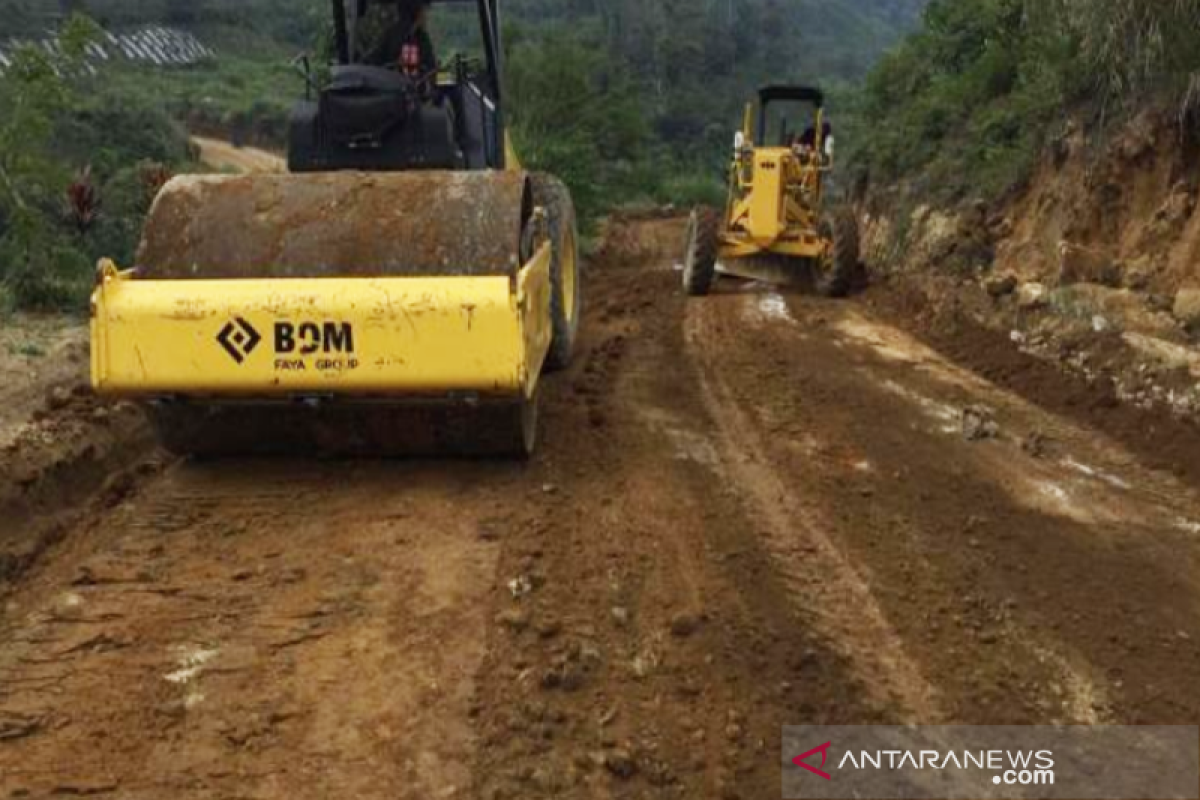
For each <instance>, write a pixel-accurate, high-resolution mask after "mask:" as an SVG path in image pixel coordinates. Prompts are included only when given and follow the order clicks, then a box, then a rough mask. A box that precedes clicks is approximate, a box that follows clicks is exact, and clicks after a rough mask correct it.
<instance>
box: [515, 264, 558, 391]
mask: <svg viewBox="0 0 1200 800" xmlns="http://www.w3.org/2000/svg"><path fill="white" fill-rule="evenodd" d="M551 258H552V251H551V249H550V245H549V244H548V243H547V244H543V245H542V246H541V247H540V248H539V249H538V251H537V254H536V255H535V256H534V257H533V258H532V259H531V260H530V262H529V263H528V264H526V265H525V267H524V268H522V269H521V272H520V274H519V275H518V277H517V303H518V305H519V307H520V309H521V328H522V331H523V333H524V336H525V354H526V366H527V369H528V374H527V375H526V381H525V387H524V389H525V393H526V395H527V396H532V395H533V390H534V389H535V388H536V387H537V379H538V376H539V375H540V374H541V371H542V364H543V363H545V361H546V354H547V353H549V352H550V340H551V338H552V337H553V335H554V329H553V327H552V325H551V321H550V292H551V282H550V261H551Z"/></svg>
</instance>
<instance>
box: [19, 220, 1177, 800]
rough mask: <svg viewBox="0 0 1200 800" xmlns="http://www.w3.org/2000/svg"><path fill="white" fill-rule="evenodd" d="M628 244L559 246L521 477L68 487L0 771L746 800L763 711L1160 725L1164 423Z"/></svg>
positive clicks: (133, 780) (359, 789)
mask: <svg viewBox="0 0 1200 800" xmlns="http://www.w3.org/2000/svg"><path fill="white" fill-rule="evenodd" d="M679 233H680V232H679V231H678V224H677V223H675V222H656V223H653V224H652V225H644V226H642V228H641V229H639V230H636V231H634V233H633V234H632V235H633V236H634V237H635V238H638V237H640V238H641V239H649V240H661V241H663V242H667V243H670V242H674V241H675V240H676V238H678V236H679ZM653 251H654V248H653V247H651V248H648V251H647V252H643V251H640V250H637V249H636V248H634V249H629V248H622V247H616V248H615V249H610V250H608V251H606V252H605V254H604V256H603V257H602V258H601V259H600V260H599V262H598V263H595V264H593V266H592V272H591V283H590V288H591V292H590V297H591V307H590V310H589V315H588V317H589V318H588V328H587V337H586V342H585V345H584V351H583V353H582V356H581V358H580V359H579V362H578V363H577V365H576V366H575V367H574V368H573V369H572V370H571V371H569V372H568V373H566V374H563V375H558V376H555V377H554V378H553V379H552V380H551V382H550V384H549V386H548V392H547V397H546V408H545V420H544V424H545V429H544V435H545V438H544V447H543V449H542V450H541V451H540V453H539V454H538V456H537V457H536V458H535V459H534V460H533V461H532V462H531V463H529V464H514V463H504V462H468V463H455V462H430V461H413V462H404V463H344V462H324V463H313V462H268V461H261V462H245V461H237V462H215V463H204V464H198V463H184V462H167V463H160V464H159V465H158V466H156V467H152V468H145V469H142V470H138V471H135V474H134V477H133V478H131V479H130V481H129V483H128V484H127V485H126V486H124V487H123V491H122V492H120V493H119V494H117V495H115V496H113V497H111V498H109V501H108V502H106V503H103V504H94V505H92V506H90V508H91V509H92V511H91V513H89V514H88V515H85V516H84V517H83V518H81V519H78V520H77V521H75V522H74V523H72V525H71V527H70V528H69V530H66V531H64V532H63V535H62V536H61V540H60V542H59V543H58V544H57V545H55V546H54V547H53V548H52V549H51V550H50V551H48V552H47V553H45V554H44V555H43V556H42V557H41V558H40V560H38V561H37V562H36V563H35V565H34V566H32V567H31V568H29V569H27V570H25V571H24V572H23V573H22V574H21V576H20V577H19V578H15V579H14V581H13V582H12V583H11V585H10V587H9V591H8V593H7V595H6V598H5V599H6V605H5V606H4V613H3V618H2V622H0V797H43V796H56V795H81V794H87V795H91V796H101V797H104V796H110V797H119V798H137V799H138V800H141V798H146V799H147V800H148V799H149V798H161V797H175V798H187V797H196V798H235V797H236V798H295V797H356V798H375V797H379V798H385V797H386V798H397V797H400V798H431V797H485V798H502V797H511V798H517V797H520V798H525V797H581V798H582V797H631V798H632V797H681V798H682V797H721V798H759V797H773V796H778V792H779V783H778V780H779V775H778V769H777V767H776V763H777V760H778V746H779V745H778V737H779V729H780V726H781V725H784V724H789V723H866V722H873V721H913V722H916V721H920V722H937V721H958V722H971V723H985V722H995V723H1000V722H1005V723H1020V722H1034V721H1042V722H1045V721H1057V722H1088V721H1120V722H1139V723H1141V722H1159V723H1166V722H1176V723H1183V722H1188V723H1193V722H1194V721H1195V720H1196V719H1197V716H1198V714H1200V669H1198V666H1200V664H1198V659H1197V655H1198V649H1197V643H1198V642H1200V616H1198V615H1197V614H1196V608H1197V600H1198V597H1200V594H1198V587H1197V574H1198V571H1197V568H1198V565H1197V555H1198V554H1200V493H1198V491H1197V486H1198V482H1200V473H1198V472H1197V470H1196V469H1195V468H1194V465H1195V464H1196V463H1200V460H1197V459H1196V458H1195V457H1196V455H1197V454H1200V439H1197V436H1196V434H1195V432H1194V431H1192V430H1191V429H1190V428H1184V427H1180V426H1176V427H1171V426H1172V425H1175V423H1167V422H1163V421H1158V422H1153V424H1151V422H1150V421H1147V420H1146V419H1143V418H1140V417H1137V416H1134V415H1133V414H1134V412H1132V411H1128V410H1125V409H1123V408H1120V407H1117V406H1113V405H1112V404H1109V403H1107V402H1105V401H1104V398H1100V397H1093V395H1091V394H1089V391H1090V390H1086V389H1082V388H1072V387H1069V386H1064V385H1063V384H1061V383H1060V382H1059V383H1055V382H1051V381H1049V380H1043V379H1042V378H1041V377H1039V375H1040V373H1039V372H1038V367H1037V366H1036V365H1035V364H1032V363H1025V362H1023V361H1020V360H1019V359H1016V358H1015V356H1014V355H1013V354H1011V353H1009V352H1008V351H1006V350H1004V349H1003V347H1002V346H1001V345H1002V343H995V342H990V341H987V340H985V339H982V338H976V337H981V336H982V335H981V334H979V333H978V332H975V331H972V330H971V329H970V328H963V329H962V330H957V331H954V330H947V329H938V330H936V331H935V330H927V329H925V328H923V327H922V322H921V319H920V318H919V317H917V316H916V315H914V314H911V313H909V310H908V309H906V308H905V307H904V306H903V303H902V298H901V299H897V298H895V297H892V296H889V295H888V294H887V293H881V292H879V291H874V292H872V293H869V294H868V295H867V296H866V297H864V298H859V299H857V300H855V301H851V302H847V303H830V302H828V301H821V300H816V299H811V298H805V297H793V296H785V295H783V294H780V293H777V292H774V291H771V290H769V289H767V288H765V287H760V286H753V285H751V286H746V285H741V284H737V283H732V282H731V283H729V284H728V285H726V284H722V286H721V289H720V291H719V292H718V293H717V294H716V295H715V296H713V297H710V298H707V299H705V300H694V301H686V300H685V299H684V298H683V297H681V296H680V293H679V292H678V291H677V289H676V286H677V282H678V277H677V274H676V273H675V272H674V269H673V264H672V260H671V259H670V258H669V257H667V256H665V255H662V254H659V255H656V256H654V257H650V258H645V259H643V258H640V257H639V258H635V257H634V254H637V255H639V256H646V255H647V254H648V253H653ZM922 339H926V340H928V341H930V342H933V343H935V344H936V345H937V346H938V350H935V349H933V348H932V347H930V346H929V345H927V344H925V343H923V341H922ZM939 350H940V351H943V352H948V353H953V354H954V355H955V358H953V359H952V358H950V357H947V356H945V355H942V354H941V353H940V352H939ZM984 374H986V375H989V376H990V378H991V379H990V380H989V379H987V378H984V377H982V375H984ZM1068 390H1070V391H1068ZM1043 395H1044V396H1043ZM1093 400H1094V401H1095V402H1092V401H1093ZM1156 443H1157V444H1156ZM1163 443H1169V447H1168V446H1167V445H1166V444H1163ZM1160 444H1161V445H1162V446H1159V445H1160ZM1164 460H1165V461H1164ZM1169 467H1174V469H1173V470H1172V469H1170V468H1169Z"/></svg>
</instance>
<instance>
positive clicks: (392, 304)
mask: <svg viewBox="0 0 1200 800" xmlns="http://www.w3.org/2000/svg"><path fill="white" fill-rule="evenodd" d="M430 5H431V4H430V3H429V2H410V0H387V2H385V1H384V0H332V14H333V26H332V29H333V34H332V38H333V41H334V45H335V46H334V48H333V49H334V50H335V51H336V53H335V55H334V56H333V61H334V63H332V64H331V65H330V68H329V69H328V70H327V71H326V70H312V69H311V68H310V67H309V65H308V64H307V62H305V61H301V62H300V64H301V67H300V70H301V72H302V73H303V74H304V76H305V81H306V85H307V91H306V96H305V98H304V100H303V101H301V102H299V103H298V105H297V106H296V108H295V110H294V112H293V114H292V117H291V122H290V133H289V141H288V172H287V173H285V174H278V175H186V176H179V177H176V178H174V179H172V180H171V181H170V182H168V183H167V184H166V186H165V187H164V188H163V189H162V190H161V192H160V193H159V195H158V196H157V197H156V199H155V201H154V203H153V205H152V208H151V210H150V212H149V215H148V217H147V220H146V223H145V227H144V229H143V233H142V239H141V243H140V245H139V248H138V250H137V255H136V257H135V263H133V264H132V265H117V264H115V263H113V262H111V261H107V260H105V261H101V263H100V265H99V270H98V280H97V287H96V290H95V293H94V295H93V298H92V304H91V313H92V319H91V333H92V346H91V370H92V382H93V385H94V387H95V389H96V391H97V392H98V393H100V394H102V395H107V396H113V397H118V398H127V399H132V400H134V401H137V402H139V403H141V404H143V405H144V406H145V408H146V409H147V411H148V415H149V417H150V419H151V420H152V422H153V424H154V426H155V428H156V429H157V431H158V433H159V436H160V438H161V439H162V441H163V443H164V444H165V445H166V446H167V447H168V448H169V449H171V450H173V451H175V452H177V453H180V454H190V455H199V456H215V455H226V454H237V455H247V454H249V455H258V454H261V455H271V454H281V453H282V454H297V453H321V454H330V455H349V456H358V455H364V456H383V457H388V456H392V455H407V454H414V453H416V454H424V453H432V454H447V455H460V454H461V455H476V454H481V455H491V454H503V455H513V456H518V457H522V456H528V455H529V454H530V453H531V452H532V451H533V449H534V447H535V444H536V440H537V423H538V413H537V409H538V395H539V385H540V379H541V376H542V374H543V373H544V372H545V371H547V370H553V369H562V368H564V367H566V366H567V365H568V364H569V363H570V361H571V357H572V353H573V352H574V349H575V342H576V338H577V334H578V329H579V319H580V312H581V300H582V298H581V280H580V274H579V256H578V238H577V233H576V221H575V211H574V207H573V205H572V202H571V196H570V193H569V191H568V190H567V188H566V187H565V186H564V185H563V184H562V183H561V182H560V181H558V180H557V179H555V178H554V177H552V176H549V175H544V174H538V173H530V172H526V171H524V170H523V169H522V168H521V165H520V163H519V161H518V159H517V157H516V155H515V154H514V152H513V149H512V146H511V143H510V141H509V138H508V136H507V132H506V127H505V118H504V110H503V109H504V95H503V91H502V60H503V50H502V48H501V46H500V39H499V37H500V19H499V8H498V0H440V2H439V0H434V2H433V3H432V8H429V6H430ZM442 9H445V10H446V11H447V12H448V16H451V17H453V19H454V20H455V21H456V22H457V23H459V24H458V25H456V26H454V27H455V29H456V30H461V28H462V25H461V23H462V22H463V20H464V19H465V20H468V21H469V22H470V28H471V30H472V32H475V31H477V32H478V33H479V36H478V39H477V40H476V42H475V44H473V45H470V46H469V47H468V48H466V49H465V50H464V51H461V52H457V53H456V54H454V55H453V56H452V57H451V58H450V59H449V60H446V61H440V62H439V61H435V60H434V59H433V58H432V53H431V52H430V51H431V41H432V40H431V37H430V35H429V33H428V28H427V27H426V25H427V22H426V21H427V19H428V17H429V16H430V15H431V14H432V15H433V17H434V20H435V24H436V20H437V15H438V14H439V13H441V10H442ZM453 12H458V13H457V15H455V14H454V13H453ZM380 20H382V23H381V22H380ZM389 25H390V26H391V27H390V28H389V27H388V26H389ZM434 30H435V31H436V30H437V29H436V28H435V29H434ZM381 31H382V33H381ZM389 41H390V42H391V43H392V44H391V45H390V46H391V47H392V48H393V49H392V50H391V51H387V50H386V48H387V47H389V45H388V44H387V43H388V42H389ZM373 42H374V43H373ZM379 42H383V43H384V47H385V52H384V53H383V55H382V56H380V55H379ZM317 75H320V76H321V77H317Z"/></svg>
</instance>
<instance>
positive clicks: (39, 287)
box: [0, 17, 187, 308]
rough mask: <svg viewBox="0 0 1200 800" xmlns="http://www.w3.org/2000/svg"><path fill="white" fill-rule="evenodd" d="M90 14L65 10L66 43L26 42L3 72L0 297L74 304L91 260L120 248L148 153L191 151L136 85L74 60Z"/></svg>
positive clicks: (156, 158)
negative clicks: (114, 85) (52, 49)
mask: <svg viewBox="0 0 1200 800" xmlns="http://www.w3.org/2000/svg"><path fill="white" fill-rule="evenodd" d="M94 35H95V30H94V26H93V25H92V23H90V22H89V21H87V20H86V19H85V18H82V17H73V18H71V20H70V21H68V22H67V23H66V24H65V26H64V28H63V32H62V40H61V41H62V44H63V47H62V52H61V54H59V55H50V54H48V53H47V52H46V51H44V50H41V49H39V48H33V47H25V48H21V49H19V50H17V51H16V52H15V53H14V54H13V61H14V64H13V66H12V67H11V68H10V69H9V71H8V72H7V73H6V75H5V77H4V80H3V81H0V107H3V108H5V109H6V111H7V113H6V114H5V115H4V116H3V117H0V286H2V287H3V295H2V296H0V304H2V305H4V306H10V305H15V306H20V307H27V308H46V307H64V306H74V307H80V304H81V303H82V301H83V298H85V297H86V294H87V291H86V290H87V286H88V285H89V283H90V280H91V275H92V269H93V265H94V264H95V260H96V259H97V258H98V257H99V256H100V255H102V254H105V255H112V256H116V257H125V258H128V257H130V256H131V255H132V249H133V246H134V243H135V242H136V237H137V229H138V227H139V226H140V222H141V218H142V215H143V214H144V213H145V208H146V206H147V203H148V197H149V189H148V187H147V186H146V183H145V182H146V181H147V180H148V179H149V177H150V176H153V175H155V174H156V173H157V170H158V169H159V168H158V167H154V166H151V165H152V163H170V162H179V161H182V160H184V159H185V158H186V157H187V147H186V138H185V136H184V134H183V132H182V130H181V129H180V128H179V127H178V126H177V125H176V124H175V123H173V122H172V121H171V120H170V119H169V118H168V117H167V116H166V115H164V114H162V113H161V112H160V111H158V110H157V109H156V108H155V107H153V106H151V105H149V104H147V103H145V102H144V101H139V100H137V99H136V95H125V94H123V93H115V92H113V91H112V90H111V89H110V88H109V87H107V86H106V85H105V83H104V82H103V80H102V78H101V77H99V76H89V75H87V74H85V72H84V71H83V70H81V69H80V63H81V57H82V52H83V48H84V46H85V45H86V44H87V43H88V42H89V41H91V40H92V38H93V37H94Z"/></svg>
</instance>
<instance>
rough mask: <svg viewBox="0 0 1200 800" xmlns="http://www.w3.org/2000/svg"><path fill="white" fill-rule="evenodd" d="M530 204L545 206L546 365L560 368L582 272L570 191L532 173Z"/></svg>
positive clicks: (567, 361) (577, 312) (571, 351)
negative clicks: (548, 252) (548, 258)
mask: <svg viewBox="0 0 1200 800" xmlns="http://www.w3.org/2000/svg"><path fill="white" fill-rule="evenodd" d="M531 185H532V188H533V202H534V205H537V206H541V207H543V208H545V209H546V216H547V227H548V228H549V232H550V242H551V247H552V249H553V252H554V255H553V260H552V262H551V265H550V280H551V286H552V291H551V293H550V320H551V326H552V329H553V338H552V340H551V342H550V352H549V353H547V355H546V368H547V369H549V370H561V369H566V368H567V367H569V366H571V361H572V360H573V359H574V357H575V345H576V342H577V340H578V338H579V320H580V317H581V315H582V312H583V272H582V269H581V266H582V265H581V262H580V260H579V232H578V229H577V227H576V220H575V204H574V203H573V202H572V201H571V192H570V190H569V189H567V187H566V185H564V184H563V182H562V181H560V180H559V179H558V178H555V177H553V176H550V175H534V176H532V178H531Z"/></svg>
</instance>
